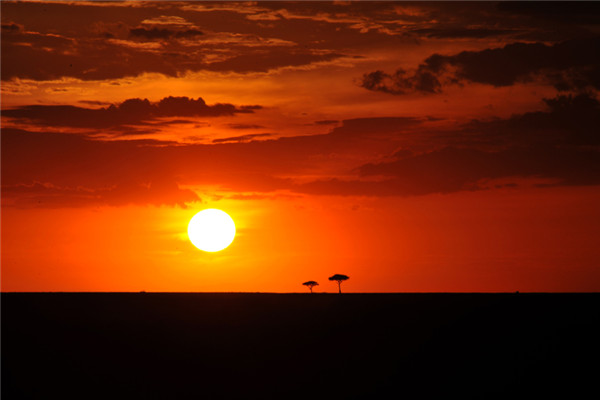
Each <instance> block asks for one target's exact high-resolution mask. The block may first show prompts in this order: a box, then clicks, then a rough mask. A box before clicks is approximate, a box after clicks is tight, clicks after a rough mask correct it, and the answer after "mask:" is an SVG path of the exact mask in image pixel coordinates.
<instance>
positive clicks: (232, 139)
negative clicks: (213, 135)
mask: <svg viewBox="0 0 600 400" xmlns="http://www.w3.org/2000/svg"><path fill="white" fill-rule="evenodd" d="M267 136H271V134H270V133H255V134H250V135H241V136H233V137H227V138H219V139H215V140H213V141H212V142H213V143H227V142H238V143H240V142H247V141H249V140H253V139H255V138H259V137H267Z"/></svg>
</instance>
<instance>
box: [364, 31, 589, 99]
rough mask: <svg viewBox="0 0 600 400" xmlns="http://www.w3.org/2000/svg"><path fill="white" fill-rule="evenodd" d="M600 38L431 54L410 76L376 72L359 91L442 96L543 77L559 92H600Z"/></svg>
mask: <svg viewBox="0 0 600 400" xmlns="http://www.w3.org/2000/svg"><path fill="white" fill-rule="evenodd" d="M599 54H600V38H599V37H595V38H585V39H574V40H568V41H565V42H561V43H556V44H554V45H546V44H543V43H511V44H508V45H506V46H504V47H501V48H495V49H486V50H482V51H463V52H461V53H458V54H455V55H450V56H448V55H441V54H433V55H432V56H430V57H428V58H427V59H426V60H425V62H424V63H423V64H421V65H419V67H418V68H417V69H416V70H414V71H412V72H411V73H408V72H406V71H404V70H402V69H399V70H398V71H396V72H395V73H394V74H388V73H385V72H383V71H374V72H371V73H366V74H364V76H363V78H362V82H361V86H362V87H364V88H366V89H369V90H375V91H381V92H385V93H390V94H406V93H410V92H422V93H436V92H440V91H441V88H442V84H456V83H460V82H476V83H484V84H489V85H492V86H497V87H499V86H509V85H514V84H515V83H517V82H527V81H530V80H532V79H533V78H534V77H535V76H536V75H541V76H543V77H544V78H545V79H546V80H547V81H548V83H550V84H552V85H554V86H555V87H556V88H557V89H559V90H571V89H578V90H581V89H585V88H589V87H591V88H594V89H600V56H599Z"/></svg>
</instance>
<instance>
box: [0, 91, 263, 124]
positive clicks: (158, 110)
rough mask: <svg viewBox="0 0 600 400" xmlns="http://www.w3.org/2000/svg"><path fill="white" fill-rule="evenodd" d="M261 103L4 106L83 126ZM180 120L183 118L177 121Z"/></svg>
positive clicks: (224, 111)
mask: <svg viewBox="0 0 600 400" xmlns="http://www.w3.org/2000/svg"><path fill="white" fill-rule="evenodd" d="M259 109H261V107H260V106H257V105H250V106H234V105H233V104H220V103H217V104H214V105H207V104H206V102H205V101H204V100H203V99H202V98H201V97H199V98H197V99H193V98H191V99H190V98H188V97H173V96H169V97H165V98H163V99H162V100H160V101H158V102H155V103H153V102H150V101H148V99H143V100H142V99H139V98H134V99H128V100H125V101H124V102H122V103H120V104H117V105H114V104H113V105H110V106H108V107H102V108H95V109H93V108H82V107H77V106H71V105H62V106H58V105H57V106H55V105H27V106H21V107H17V108H14V109H8V110H2V114H3V115H4V116H6V117H10V118H13V119H15V120H16V121H20V122H25V123H34V124H38V125H43V126H69V127H81V128H111V127H118V126H123V125H136V124H145V123H148V122H150V121H152V120H155V119H156V118H163V117H219V116H226V115H234V114H239V113H252V112H254V111H255V110H259ZM177 122H180V121H177Z"/></svg>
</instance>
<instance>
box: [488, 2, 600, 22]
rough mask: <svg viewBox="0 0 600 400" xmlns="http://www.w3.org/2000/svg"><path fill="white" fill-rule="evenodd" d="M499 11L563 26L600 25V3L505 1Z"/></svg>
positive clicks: (501, 3) (500, 3)
mask: <svg viewBox="0 0 600 400" xmlns="http://www.w3.org/2000/svg"><path fill="white" fill-rule="evenodd" d="M497 8H498V10H499V11H501V12H504V13H507V14H511V15H524V16H528V17H532V18H536V19H547V20H550V21H552V22H555V23H556V22H558V23H560V24H561V25H562V24H577V25H580V24H600V3H598V2H595V1H576V2H575V1H548V2H536V1H503V2H499V3H498V4H497Z"/></svg>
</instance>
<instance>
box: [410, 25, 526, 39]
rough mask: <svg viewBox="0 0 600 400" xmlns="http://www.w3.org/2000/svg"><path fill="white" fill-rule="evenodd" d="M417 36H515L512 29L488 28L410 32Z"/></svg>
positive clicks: (440, 37) (445, 37)
mask: <svg viewBox="0 0 600 400" xmlns="http://www.w3.org/2000/svg"><path fill="white" fill-rule="evenodd" d="M411 33H412V34H416V35H418V36H426V37H430V38H439V39H447V38H487V37H490V36H503V35H511V34H515V33H517V32H515V31H514V30H512V29H489V28H457V27H449V28H422V29H415V30H413V31H411Z"/></svg>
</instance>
